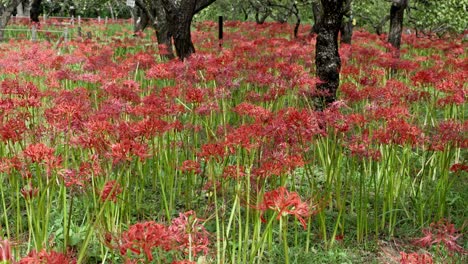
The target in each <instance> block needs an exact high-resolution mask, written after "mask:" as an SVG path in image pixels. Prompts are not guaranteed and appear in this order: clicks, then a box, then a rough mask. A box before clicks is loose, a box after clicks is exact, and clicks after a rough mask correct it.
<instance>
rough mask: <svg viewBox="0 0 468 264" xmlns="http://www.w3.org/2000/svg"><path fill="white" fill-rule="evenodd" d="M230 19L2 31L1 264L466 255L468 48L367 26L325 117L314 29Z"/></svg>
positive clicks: (452, 258) (424, 259)
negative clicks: (166, 46)
mask: <svg viewBox="0 0 468 264" xmlns="http://www.w3.org/2000/svg"><path fill="white" fill-rule="evenodd" d="M225 26H226V33H225V39H224V42H223V43H222V48H220V47H219V43H218V40H217V39H216V37H215V32H216V25H215V24H214V23H212V22H204V23H199V24H197V26H196V27H197V30H195V31H194V33H193V39H194V43H195V45H196V47H197V53H196V54H194V55H193V56H192V57H191V58H190V59H188V60H186V61H184V62H180V61H178V60H174V61H160V60H159V56H158V55H157V54H158V52H157V47H156V46H155V45H153V44H151V43H153V42H154V40H153V41H152V37H151V36H141V37H135V38H134V37H127V36H129V35H130V33H129V31H128V30H127V31H125V29H123V27H122V26H119V28H120V27H122V29H120V30H118V31H117V33H116V34H115V35H113V37H111V38H106V39H102V38H101V39H96V38H93V39H80V38H75V39H73V40H71V41H69V42H56V43H49V42H47V41H37V42H31V41H27V40H14V41H13V40H12V41H10V42H6V43H1V44H0V91H1V94H0V140H1V142H0V195H1V196H0V239H1V241H0V263H2V264H3V263H357V262H361V263H464V261H466V252H467V251H466V248H467V244H468V242H467V240H466V238H464V237H463V236H462V234H463V233H464V232H466V228H467V224H468V223H467V218H466V217H467V215H466V204H467V199H468V184H467V179H466V178H467V172H468V158H467V157H468V155H467V153H468V152H467V147H468V137H467V135H468V121H467V116H468V111H467V108H466V97H467V92H468V87H467V85H466V83H467V79H468V60H467V59H466V58H467V53H466V48H467V45H468V44H467V43H462V42H461V40H460V39H451V40H450V41H447V40H434V39H427V38H418V37H416V36H415V35H404V36H403V40H402V42H403V43H404V46H403V49H402V51H401V60H396V59H394V58H393V57H392V56H391V55H390V54H389V53H387V50H388V45H387V44H386V42H385V41H384V40H385V37H384V36H381V37H379V36H377V35H374V34H370V33H367V32H365V31H357V32H355V34H354V37H353V44H352V45H342V46H341V48H340V54H341V58H342V70H341V77H342V81H341V86H340V89H339V95H338V98H339V101H337V102H335V103H334V104H333V105H331V106H330V107H329V108H328V109H325V110H324V111H317V110H315V109H314V96H316V95H317V91H316V90H315V84H316V83H317V82H319V80H317V79H316V78H315V77H314V76H315V73H314V72H315V65H314V60H313V58H314V43H315V39H314V37H300V38H298V39H294V38H292V36H291V35H292V30H291V27H290V26H288V25H286V24H269V23H266V24H264V25H255V24H253V23H240V22H227V23H226V25H225ZM93 30H95V31H99V30H100V31H103V30H105V28H104V27H103V26H102V25H101V26H99V25H96V26H95V27H94V28H93ZM306 32H307V29H303V32H302V35H304V36H305V35H306ZM146 33H147V34H148V35H152V34H153V33H151V32H149V31H148V32H146ZM392 67H394V68H397V69H398V73H397V74H395V75H391V74H390V71H391V68H392ZM382 241H385V244H387V245H388V244H390V242H391V241H393V244H394V245H395V246H394V247H393V250H394V251H395V252H396V253H397V254H396V255H395V254H390V253H388V252H387V250H386V249H388V248H389V247H386V248H384V247H381V244H382V243H381V242H382ZM395 241H398V242H395ZM397 244H398V245H399V246H396V245H397ZM353 247H356V248H357V247H359V248H362V249H363V251H365V252H371V253H370V254H371V257H368V258H365V257H362V256H358V257H356V256H350V255H348V256H342V255H340V254H338V255H333V256H332V255H330V254H326V253H321V252H336V248H353ZM399 251H401V253H399ZM400 254H401V255H400Z"/></svg>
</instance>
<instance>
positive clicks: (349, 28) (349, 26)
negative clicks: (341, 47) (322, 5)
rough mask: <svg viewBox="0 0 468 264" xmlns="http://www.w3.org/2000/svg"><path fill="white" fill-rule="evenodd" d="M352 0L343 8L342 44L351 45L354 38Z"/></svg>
mask: <svg viewBox="0 0 468 264" xmlns="http://www.w3.org/2000/svg"><path fill="white" fill-rule="evenodd" d="M352 2H353V1H352V0H345V3H344V6H343V11H342V12H343V21H342V22H341V28H340V33H341V39H340V42H341V43H346V44H351V39H352V37H353V15H352Z"/></svg>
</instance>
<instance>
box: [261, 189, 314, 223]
mask: <svg viewBox="0 0 468 264" xmlns="http://www.w3.org/2000/svg"><path fill="white" fill-rule="evenodd" d="M258 209H259V210H261V211H262V215H263V213H264V212H265V211H266V210H268V209H270V210H273V211H277V212H278V217H277V219H280V218H281V217H282V216H285V215H294V216H295V217H296V218H297V219H298V220H299V221H300V222H301V224H302V227H304V229H306V228H307V224H306V221H305V220H304V218H307V217H310V216H311V215H312V212H311V211H310V209H309V205H308V204H307V203H306V202H302V201H301V198H300V197H299V194H298V193H296V192H289V191H288V190H286V188H285V187H283V186H281V187H279V188H278V189H276V190H273V191H270V192H266V193H265V194H264V195H263V202H262V203H261V204H260V205H259V206H258ZM262 217H263V216H262Z"/></svg>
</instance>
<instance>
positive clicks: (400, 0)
mask: <svg viewBox="0 0 468 264" xmlns="http://www.w3.org/2000/svg"><path fill="white" fill-rule="evenodd" d="M408 2H409V0H393V3H392V7H391V8H390V30H389V32H388V42H389V43H390V44H391V45H392V47H393V48H394V50H393V51H392V52H393V57H394V58H400V46H401V33H402V32H403V17H404V14H405V9H406V7H407V6H408ZM396 72H397V69H396V68H394V67H392V69H391V75H394V74H396Z"/></svg>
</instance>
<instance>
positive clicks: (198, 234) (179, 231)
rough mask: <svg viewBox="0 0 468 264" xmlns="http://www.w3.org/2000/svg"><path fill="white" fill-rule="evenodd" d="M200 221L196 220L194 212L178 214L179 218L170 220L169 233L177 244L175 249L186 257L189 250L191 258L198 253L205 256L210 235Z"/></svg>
mask: <svg viewBox="0 0 468 264" xmlns="http://www.w3.org/2000/svg"><path fill="white" fill-rule="evenodd" d="M200 221H201V219H199V218H197V215H196V213H195V212H194V211H188V212H185V213H180V214H179V217H177V218H175V219H173V220H172V224H171V226H170V227H169V232H170V234H171V237H172V238H173V239H174V240H175V241H176V242H177V246H176V248H177V249H178V250H182V252H184V253H185V254H187V255H188V254H189V251H190V250H191V251H192V252H191V253H192V254H193V256H196V255H197V253H199V252H203V253H204V254H205V255H206V254H207V253H208V246H209V244H210V241H209V239H208V237H209V235H210V234H209V233H208V231H206V229H205V227H204V226H203V225H202V224H201V222H200Z"/></svg>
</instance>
